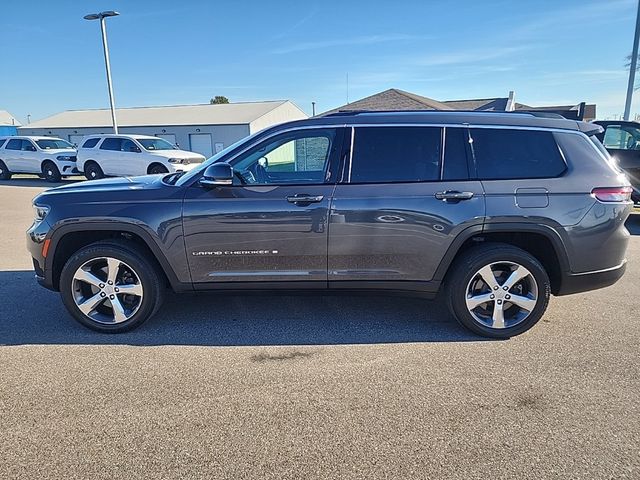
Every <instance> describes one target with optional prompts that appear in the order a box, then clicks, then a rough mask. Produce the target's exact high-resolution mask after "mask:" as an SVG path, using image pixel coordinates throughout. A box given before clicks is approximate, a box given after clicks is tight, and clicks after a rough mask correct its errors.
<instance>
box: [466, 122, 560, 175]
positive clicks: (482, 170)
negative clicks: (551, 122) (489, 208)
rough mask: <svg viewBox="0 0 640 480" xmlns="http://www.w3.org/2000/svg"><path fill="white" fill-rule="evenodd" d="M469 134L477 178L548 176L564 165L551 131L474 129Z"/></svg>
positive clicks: (557, 172) (558, 171)
mask: <svg viewBox="0 0 640 480" xmlns="http://www.w3.org/2000/svg"><path fill="white" fill-rule="evenodd" d="M471 137H472V138H473V142H472V144H471V145H472V150H473V154H474V156H475V160H476V167H477V169H478V176H479V178H480V179H485V180H497V179H518V178H550V177H557V176H558V175H560V174H561V173H562V172H564V170H565V168H566V165H565V163H564V160H563V159H562V156H561V154H560V150H559V149H558V145H557V144H556V141H555V139H554V138H553V133H551V132H543V131H533V130H508V129H491V128H477V129H471Z"/></svg>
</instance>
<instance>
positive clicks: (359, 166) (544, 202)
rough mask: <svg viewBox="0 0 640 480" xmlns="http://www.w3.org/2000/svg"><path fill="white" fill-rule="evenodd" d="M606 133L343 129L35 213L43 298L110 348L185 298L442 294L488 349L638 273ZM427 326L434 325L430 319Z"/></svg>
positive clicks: (368, 116) (58, 192)
mask: <svg viewBox="0 0 640 480" xmlns="http://www.w3.org/2000/svg"><path fill="white" fill-rule="evenodd" d="M600 130H601V127H599V126H597V125H593V124H587V123H582V122H576V121H569V120H565V119H561V118H542V117H539V116H537V115H534V114H517V113H502V114H499V113H465V112H379V113H372V112H366V113H364V112H363V113H339V114H333V115H328V116H324V117H316V118H311V119H307V120H301V121H295V122H291V123H286V124H282V125H278V126H275V127H272V128H269V129H266V130H264V131H262V132H259V133H257V134H254V135H253V136H251V137H248V138H246V139H244V140H242V141H240V142H238V143H237V144H235V145H232V146H231V147H229V148H228V149H226V150H224V151H222V152H220V153H219V154H217V155H215V156H214V157H212V158H211V159H209V160H208V161H207V162H205V163H204V164H202V165H201V166H198V167H197V168H195V169H193V170H191V171H190V172H187V173H179V172H178V173H173V174H168V175H153V176H142V177H135V178H118V179H106V180H98V181H93V182H85V183H80V184H74V185H69V186H65V187H60V188H55V189H52V190H48V191H46V192H44V193H42V194H40V195H38V196H37V197H36V198H35V200H34V206H35V211H36V220H35V222H34V224H33V226H32V227H31V228H30V229H29V230H28V233H27V237H28V246H29V250H30V252H31V255H32V257H33V264H34V267H35V272H36V276H37V279H38V281H39V282H40V283H41V284H43V285H44V286H45V287H47V288H50V289H53V290H58V291H60V293H61V296H62V301H63V302H64V304H65V305H66V307H67V308H68V310H69V312H70V313H71V315H72V316H73V317H74V318H75V319H76V320H78V321H79V322H80V323H82V324H83V325H85V326H87V327H89V328H93V329H95V330H98V331H101V332H122V331H126V330H129V329H132V328H134V327H137V326H139V325H140V324H141V323H143V322H144V321H145V320H147V319H148V318H149V317H151V316H152V315H153V314H154V313H155V312H156V311H157V310H158V308H159V307H160V304H161V300H162V296H163V291H164V290H165V288H166V287H167V286H169V287H171V288H172V289H173V290H175V291H176V292H186V291H206V290H226V291H247V290H256V289H258V290H273V289H285V290H293V289H307V290H345V289H351V290H360V291H361V290H368V291H370V292H372V294H375V295H378V294H379V293H380V292H381V291H401V292H413V293H415V294H419V295H423V296H425V297H434V296H435V295H436V293H437V292H439V291H442V292H443V294H444V295H445V296H446V298H447V301H448V303H449V305H450V309H451V312H452V313H453V315H454V316H455V318H456V319H457V320H458V321H460V322H461V323H462V324H463V325H465V326H466V327H468V328H469V329H471V330H472V331H474V332H476V333H477V334H480V335H485V336H488V337H498V338H505V337H510V336H513V335H517V334H520V333H522V332H524V331H526V330H528V329H529V328H531V327H532V326H533V325H534V324H535V323H536V322H537V321H538V320H539V319H540V318H541V317H542V315H543V314H544V312H545V310H546V308H547V305H548V303H549V298H550V295H551V294H554V295H567V294H571V293H576V292H582V291H586V290H591V289H595V288H600V287H604V286H607V285H611V284H613V283H614V282H616V281H617V280H618V279H619V278H620V277H621V276H622V274H623V272H624V270H625V265H626V263H625V262H626V260H625V251H626V248H627V243H628V239H629V233H628V231H627V230H626V229H625V226H624V222H625V220H626V218H627V216H628V215H629V213H630V210H631V208H632V205H631V202H630V193H631V188H630V186H629V182H628V180H627V179H626V177H625V176H624V175H623V174H621V172H620V171H619V170H617V169H616V167H615V166H614V164H613V162H612V161H611V159H610V158H609V157H608V156H607V152H606V150H604V148H602V145H600V144H599V142H598V140H597V138H595V137H594V135H595V134H596V133H599V132H600ZM425 308H428V307H426V306H425Z"/></svg>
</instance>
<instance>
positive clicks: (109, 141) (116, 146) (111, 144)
mask: <svg viewBox="0 0 640 480" xmlns="http://www.w3.org/2000/svg"><path fill="white" fill-rule="evenodd" d="M120 145H122V139H121V138H113V137H108V138H105V139H104V141H103V142H102V145H100V150H118V151H120Z"/></svg>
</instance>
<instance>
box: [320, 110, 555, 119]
mask: <svg viewBox="0 0 640 480" xmlns="http://www.w3.org/2000/svg"><path fill="white" fill-rule="evenodd" d="M436 112H437V113H446V114H452V115H453V114H456V113H480V114H503V115H504V114H509V115H529V116H532V117H540V118H559V119H564V118H565V117H563V116H562V115H560V114H559V113H552V112H542V111H533V110H512V111H505V110H338V111H337V112H332V113H327V114H324V115H318V116H319V117H344V116H349V115H359V114H362V113H436Z"/></svg>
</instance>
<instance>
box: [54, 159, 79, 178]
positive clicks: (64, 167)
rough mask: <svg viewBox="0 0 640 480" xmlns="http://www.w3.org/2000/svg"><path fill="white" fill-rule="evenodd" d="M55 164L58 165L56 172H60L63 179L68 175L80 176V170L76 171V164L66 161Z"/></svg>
mask: <svg viewBox="0 0 640 480" xmlns="http://www.w3.org/2000/svg"><path fill="white" fill-rule="evenodd" d="M57 163H58V170H60V175H62V176H63V177H65V176H68V175H78V174H80V170H78V167H77V165H76V162H67V161H62V160H58V162H57Z"/></svg>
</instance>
